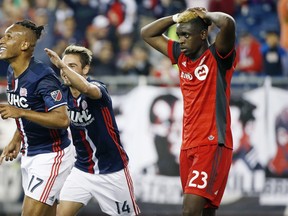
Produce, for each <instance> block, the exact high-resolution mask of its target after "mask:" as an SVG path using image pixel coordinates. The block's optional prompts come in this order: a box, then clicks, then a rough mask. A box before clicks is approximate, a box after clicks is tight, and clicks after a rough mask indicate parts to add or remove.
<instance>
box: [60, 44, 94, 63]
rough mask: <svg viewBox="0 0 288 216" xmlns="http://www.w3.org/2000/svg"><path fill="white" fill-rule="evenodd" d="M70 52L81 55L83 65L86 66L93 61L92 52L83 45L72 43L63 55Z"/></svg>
mask: <svg viewBox="0 0 288 216" xmlns="http://www.w3.org/2000/svg"><path fill="white" fill-rule="evenodd" d="M68 54H74V55H78V56H79V57H80V62H81V64H82V67H85V66H86V65H90V64H91V62H92V55H93V54H92V52H91V51H90V50H89V49H87V48H86V47H83V46H77V45H70V46H68V47H66V49H65V50H64V52H63V54H62V57H63V56H64V55H68Z"/></svg>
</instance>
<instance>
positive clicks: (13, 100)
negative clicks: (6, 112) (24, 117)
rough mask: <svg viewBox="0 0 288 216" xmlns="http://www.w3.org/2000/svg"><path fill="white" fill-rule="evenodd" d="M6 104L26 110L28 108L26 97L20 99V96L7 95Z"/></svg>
mask: <svg viewBox="0 0 288 216" xmlns="http://www.w3.org/2000/svg"><path fill="white" fill-rule="evenodd" d="M7 97H8V103H9V104H10V105H12V106H16V107H19V108H23V109H27V108H28V107H29V105H28V103H27V98H26V97H21V96H20V95H16V94H12V93H7Z"/></svg>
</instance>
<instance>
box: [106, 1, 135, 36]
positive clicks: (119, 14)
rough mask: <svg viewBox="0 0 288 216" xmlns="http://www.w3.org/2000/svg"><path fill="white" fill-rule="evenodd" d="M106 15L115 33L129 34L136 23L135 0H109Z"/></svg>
mask: <svg viewBox="0 0 288 216" xmlns="http://www.w3.org/2000/svg"><path fill="white" fill-rule="evenodd" d="M106 15H107V17H108V19H109V21H110V23H111V25H113V26H115V28H116V30H117V33H119V34H130V33H132V32H133V31H134V27H135V23H136V18H137V4H136V2H135V0H110V1H109V3H108V5H107V11H106Z"/></svg>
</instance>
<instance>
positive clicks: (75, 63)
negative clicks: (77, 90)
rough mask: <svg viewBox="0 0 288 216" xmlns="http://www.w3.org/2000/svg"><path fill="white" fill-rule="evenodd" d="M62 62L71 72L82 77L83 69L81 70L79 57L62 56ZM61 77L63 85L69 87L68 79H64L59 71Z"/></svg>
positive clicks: (71, 55)
mask: <svg viewBox="0 0 288 216" xmlns="http://www.w3.org/2000/svg"><path fill="white" fill-rule="evenodd" d="M62 60H63V62H64V63H65V64H66V65H68V66H69V67H70V68H71V69H72V70H73V71H75V72H76V73H78V74H80V75H81V76H83V75H84V74H83V68H82V64H81V62H80V57H79V56H78V55H73V54H67V55H64V56H63V59H62ZM61 77H62V79H63V81H64V84H65V85H68V86H70V85H71V83H70V82H69V81H68V79H67V78H66V77H65V75H64V74H63V72H62V71H61Z"/></svg>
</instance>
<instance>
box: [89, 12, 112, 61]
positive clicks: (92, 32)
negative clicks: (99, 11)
mask: <svg viewBox="0 0 288 216" xmlns="http://www.w3.org/2000/svg"><path fill="white" fill-rule="evenodd" d="M107 40H108V41H110V42H113V43H112V45H113V50H114V51H115V50H116V49H117V43H115V41H117V36H116V33H115V27H114V26H112V25H111V24H110V21H109V19H108V18H107V17H106V16H104V15H98V16H96V17H94V19H93V21H92V24H91V25H90V26H88V28H87V30H86V41H85V43H86V44H85V45H86V47H88V48H89V49H90V50H91V51H92V52H93V54H94V55H95V56H97V55H99V53H100V52H101V49H102V45H103V44H102V41H107Z"/></svg>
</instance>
